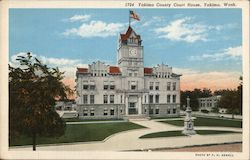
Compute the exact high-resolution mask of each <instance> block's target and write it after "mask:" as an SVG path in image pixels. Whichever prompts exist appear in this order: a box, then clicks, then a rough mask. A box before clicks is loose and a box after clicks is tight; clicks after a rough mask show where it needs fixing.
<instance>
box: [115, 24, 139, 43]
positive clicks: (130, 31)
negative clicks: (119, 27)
mask: <svg viewBox="0 0 250 160" xmlns="http://www.w3.org/2000/svg"><path fill="white" fill-rule="evenodd" d="M132 31H134V30H133V28H132V27H130V26H129V27H128V30H127V32H126V33H125V34H120V35H121V40H122V41H126V40H127V39H128V38H129V36H130V34H131V33H132ZM134 32H135V31H134ZM135 34H136V33H135ZM136 36H137V37H138V38H139V39H140V36H139V35H137V34H136Z"/></svg>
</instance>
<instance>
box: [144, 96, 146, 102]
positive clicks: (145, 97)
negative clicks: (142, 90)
mask: <svg viewBox="0 0 250 160" xmlns="http://www.w3.org/2000/svg"><path fill="white" fill-rule="evenodd" d="M144 101H145V103H147V96H146V95H145V97H144Z"/></svg>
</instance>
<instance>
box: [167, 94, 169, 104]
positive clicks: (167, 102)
mask: <svg viewBox="0 0 250 160" xmlns="http://www.w3.org/2000/svg"><path fill="white" fill-rule="evenodd" d="M167 103H170V95H169V94H168V95H167Z"/></svg>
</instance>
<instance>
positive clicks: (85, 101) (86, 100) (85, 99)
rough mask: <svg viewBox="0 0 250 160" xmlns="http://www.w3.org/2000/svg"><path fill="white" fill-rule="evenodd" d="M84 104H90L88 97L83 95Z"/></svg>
mask: <svg viewBox="0 0 250 160" xmlns="http://www.w3.org/2000/svg"><path fill="white" fill-rule="evenodd" d="M83 104H88V95H83Z"/></svg>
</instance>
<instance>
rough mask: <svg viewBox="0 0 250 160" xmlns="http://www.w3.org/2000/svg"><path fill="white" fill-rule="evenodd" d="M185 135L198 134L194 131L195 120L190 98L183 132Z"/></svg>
mask: <svg viewBox="0 0 250 160" xmlns="http://www.w3.org/2000/svg"><path fill="white" fill-rule="evenodd" d="M182 133H183V134H185V135H194V134H196V132H195V130H194V120H193V119H192V109H191V107H190V98H189V97H187V107H186V117H185V119H184V130H183V131H182Z"/></svg>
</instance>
